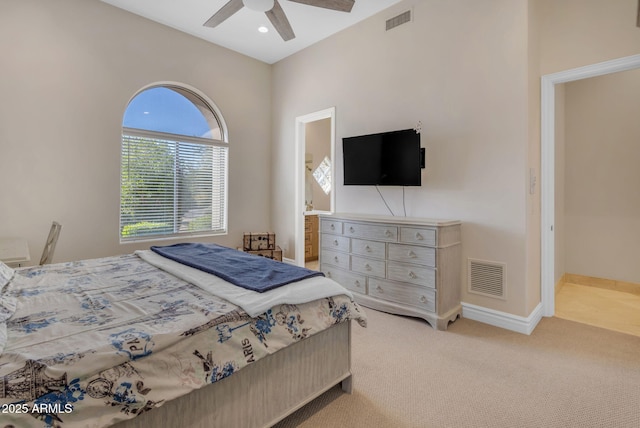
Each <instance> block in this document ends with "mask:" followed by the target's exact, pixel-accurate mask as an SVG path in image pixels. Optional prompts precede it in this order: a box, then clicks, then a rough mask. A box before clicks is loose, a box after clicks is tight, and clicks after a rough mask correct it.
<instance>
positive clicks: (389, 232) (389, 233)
mask: <svg viewBox="0 0 640 428" xmlns="http://www.w3.org/2000/svg"><path fill="white" fill-rule="evenodd" d="M392 235H393V233H391V231H390V230H389V229H387V230H385V231H384V236H386V237H391V236H392Z"/></svg>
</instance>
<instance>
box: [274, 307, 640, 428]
mask: <svg viewBox="0 0 640 428" xmlns="http://www.w3.org/2000/svg"><path fill="white" fill-rule="evenodd" d="M366 313H367V315H368V317H369V327H368V328H366V329H364V328H361V327H360V326H358V325H354V326H353V373H354V392H353V394H351V395H347V394H344V393H342V392H341V390H340V389H339V388H337V387H336V388H333V389H331V390H330V391H328V392H327V393H325V394H324V395H323V396H321V397H320V398H318V399H317V400H315V401H314V402H312V403H310V404H309V405H307V406H306V407H304V408H302V409H300V410H299V411H298V412H296V413H294V414H293V415H291V416H290V417H289V418H287V419H285V420H284V421H282V422H281V423H279V424H278V425H276V427H277V428H289V427H303V428H315V427H317V428H320V427H322V428H327V427H399V428H400V427H424V428H427V427H434V428H440V427H474V428H475V427H491V428H493V427H509V428H520V427H536V428H538V427H544V428H553V427H558V428H559V427H563V428H570V427H580V428H584V427H599V428H600V427H603V428H613V427H630V428H631V427H640V337H637V336H631V335H625V334H621V333H616V332H611V331H607V330H603V329H600V328H597V327H592V326H588V325H584V324H578V323H575V322H572V321H567V320H563V319H559V318H543V319H542V321H541V322H540V324H539V325H538V327H537V328H536V329H535V331H534V332H533V334H532V335H531V336H526V335H522V334H518V333H513V332H510V331H507V330H503V329H499V328H496V327H492V326H489V325H486V324H482V323H478V322H475V321H471V320H467V319H459V320H457V321H456V322H455V323H453V324H451V325H450V326H449V330H448V331H446V332H439V331H434V330H433V329H432V328H431V327H429V326H428V325H427V324H426V323H425V322H423V321H420V320H417V319H412V318H405V317H399V316H394V315H388V314H384V313H381V312H376V311H373V310H366Z"/></svg>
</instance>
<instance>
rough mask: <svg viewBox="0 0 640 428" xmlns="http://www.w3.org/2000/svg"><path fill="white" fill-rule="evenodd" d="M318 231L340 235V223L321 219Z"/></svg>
mask: <svg viewBox="0 0 640 428" xmlns="http://www.w3.org/2000/svg"><path fill="white" fill-rule="evenodd" d="M320 231H321V232H322V233H333V234H337V235H342V222H341V221H336V220H329V219H322V221H321V222H320Z"/></svg>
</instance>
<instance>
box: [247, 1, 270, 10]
mask: <svg viewBox="0 0 640 428" xmlns="http://www.w3.org/2000/svg"><path fill="white" fill-rule="evenodd" d="M242 3H243V4H244V5H245V6H246V7H247V8H249V9H251V10H255V11H256V12H267V11H270V10H271V9H273V4H274V0H242Z"/></svg>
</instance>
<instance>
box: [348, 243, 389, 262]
mask: <svg viewBox="0 0 640 428" xmlns="http://www.w3.org/2000/svg"><path fill="white" fill-rule="evenodd" d="M346 239H349V238H346ZM351 252H352V253H353V254H357V255H360V256H366V257H375V258H377V259H384V258H385V255H386V244H385V243H384V242H376V241H366V240H364V239H352V240H351Z"/></svg>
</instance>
